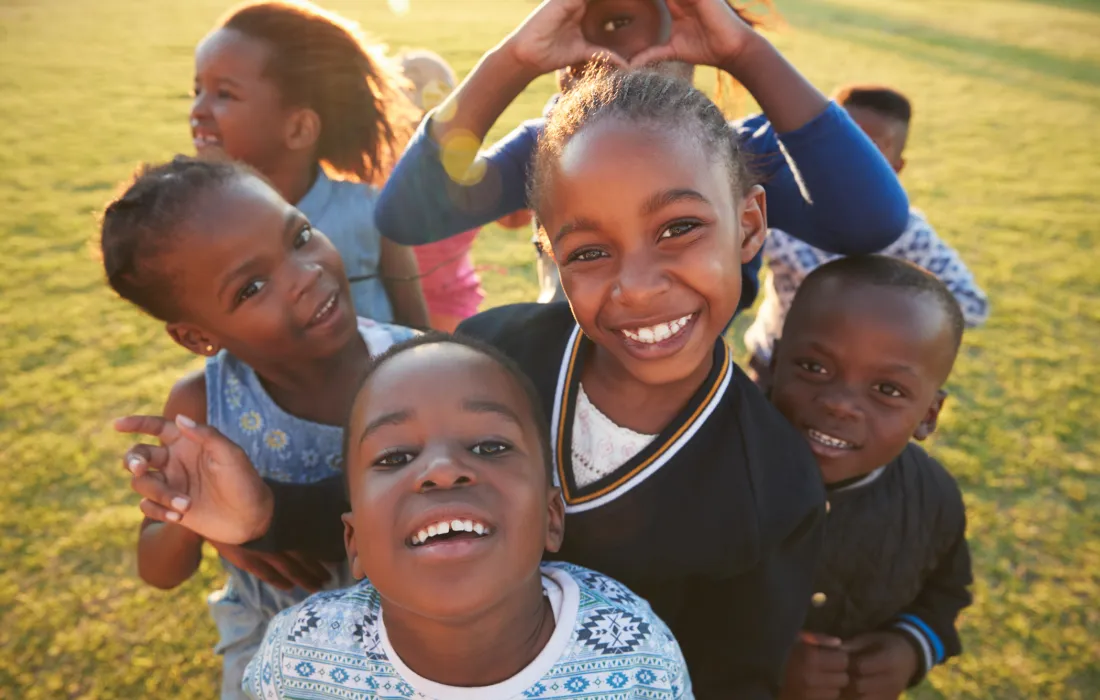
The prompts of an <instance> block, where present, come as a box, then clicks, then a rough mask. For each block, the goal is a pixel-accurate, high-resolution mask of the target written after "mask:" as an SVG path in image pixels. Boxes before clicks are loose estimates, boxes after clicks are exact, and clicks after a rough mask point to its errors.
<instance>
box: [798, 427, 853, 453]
mask: <svg viewBox="0 0 1100 700" xmlns="http://www.w3.org/2000/svg"><path fill="white" fill-rule="evenodd" d="M806 435H808V436H809V438H810V439H811V440H813V441H814V442H819V443H821V444H822V445H825V446H826V447H836V448H838V449H845V450H848V449H851V448H853V447H855V445H853V444H852V443H850V442H848V441H847V440H841V439H840V438H836V437H833V436H832V435H827V434H826V433H823V432H821V431H820V430H814V429H813V428H810V429H808V430H807V431H806Z"/></svg>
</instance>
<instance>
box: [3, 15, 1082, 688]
mask: <svg viewBox="0 0 1100 700" xmlns="http://www.w3.org/2000/svg"><path fill="white" fill-rule="evenodd" d="M411 1H412V12H411V14H408V15H405V16H401V17H399V16H396V15H394V14H392V13H391V12H390V11H389V10H388V9H387V7H386V4H385V3H384V2H383V0H359V1H353V0H327V2H325V4H326V6H328V7H331V8H332V9H335V10H337V11H340V12H343V13H345V14H347V15H348V16H350V17H354V18H356V19H358V20H360V21H361V22H362V23H363V25H364V27H365V28H367V29H368V31H369V32H371V33H372V34H374V35H375V36H377V37H379V38H381V39H382V40H384V41H386V42H387V43H388V44H389V45H390V46H391V48H393V49H399V48H402V47H407V46H427V47H431V48H434V49H436V50H438V51H439V52H441V53H442V54H444V55H445V56H446V57H448V58H449V59H450V60H451V61H452V62H453V64H454V65H455V67H456V69H458V70H459V72H460V73H462V72H465V71H466V70H468V69H469V68H470V67H471V66H472V64H473V63H474V61H475V60H476V59H477V57H478V56H479V55H480V53H481V52H482V51H483V50H484V49H486V48H488V47H489V46H491V45H492V44H493V43H494V42H496V41H497V40H498V39H499V38H500V37H501V36H503V34H504V33H505V32H506V31H508V30H509V29H510V28H511V27H512V26H514V24H515V23H517V22H518V21H519V20H520V19H521V18H522V17H523V16H524V15H525V14H526V12H528V11H529V9H530V8H531V7H533V5H534V2H533V0H480V1H475V0H411ZM778 5H779V9H780V10H781V12H782V13H783V15H784V17H785V20H786V22H785V25H784V26H783V27H781V28H780V29H779V31H777V32H776V33H775V34H774V38H775V40H776V42H777V43H778V44H779V45H780V47H781V48H782V49H783V50H784V51H786V52H787V53H788V54H789V56H790V57H791V58H792V59H793V60H794V62H795V63H796V65H798V66H800V67H801V68H802V69H803V70H805V71H806V73H807V74H808V76H809V77H810V78H811V79H812V80H813V81H814V82H815V83H816V84H817V85H818V86H820V87H821V88H822V89H824V90H830V89H832V87H834V86H835V85H836V84H838V83H840V82H844V81H852V80H861V81H866V80H873V81H881V82H885V83H889V84H891V85H894V86H896V87H899V88H901V89H902V90H904V91H905V92H907V93H908V94H909V95H910V96H911V97H912V99H913V100H914V103H915V106H916V122H915V130H914V134H913V138H912V141H911V148H910V151H909V153H908V158H909V163H910V166H909V168H908V170H907V172H906V173H905V177H904V181H905V184H906V186H907V187H908V188H909V192H910V194H911V196H912V199H913V201H914V202H915V203H916V204H918V205H919V206H921V207H922V208H923V209H925V211H926V212H927V213H928V215H929V216H930V218H931V220H932V222H933V223H934V224H935V226H936V227H937V228H938V230H939V231H940V233H941V234H942V235H943V236H944V237H945V238H946V239H947V240H949V241H950V242H951V243H952V244H953V245H955V246H957V247H958V248H959V249H960V250H961V251H962V252H963V253H964V255H965V257H966V259H967V260H968V261H969V263H970V264H971V266H972V268H973V269H974V270H975V272H976V274H977V276H978V279H979V281H980V282H981V283H982V284H983V285H984V286H985V288H986V289H987V290H988V292H989V294H990V297H991V299H992V302H993V317H992V320H991V321H990V322H989V324H988V326H987V327H985V328H984V329H982V330H980V331H978V332H975V333H972V334H971V335H969V336H968V338H967V340H966V348H965V351H964V353H963V355H962V357H961V359H960V361H959V363H958V366H957V369H956V372H955V375H954V378H953V380H952V382H951V385H950V389H951V393H952V398H951V401H950V403H949V409H948V411H947V415H946V418H945V420H943V421H942V422H941V431H940V433H939V434H938V435H937V436H936V438H935V440H934V442H933V450H934V452H935V454H936V455H937V456H939V457H940V458H941V459H942V460H943V461H944V462H945V463H946V464H947V465H948V467H949V468H950V469H952V471H953V472H954V473H955V475H956V476H957V478H958V480H959V482H960V484H961V486H962V488H963V490H964V492H965V494H966V502H967V506H968V508H969V514H970V539H971V548H972V552H973V558H974V569H975V573H976V576H977V584H976V586H975V594H976V597H977V601H976V603H975V605H974V606H973V607H972V608H971V609H970V610H968V611H967V612H966V613H965V618H964V619H963V621H962V630H963V635H964V643H965V646H966V654H965V655H964V656H963V657H962V658H961V659H958V660H956V661H954V662H952V663H950V664H949V665H948V667H947V668H945V669H940V670H938V671H936V672H935V673H934V674H933V676H932V678H931V680H930V682H929V683H926V684H925V685H923V686H922V687H921V688H920V689H919V690H917V691H916V692H915V693H913V695H914V696H915V697H919V698H983V699H985V698H996V699H1005V698H1029V699H1030V698H1059V699H1063V698H1065V699H1069V698H1096V697H1100V611H1098V606H1097V600H1098V598H1100V515H1098V513H1100V436H1098V434H1097V427H1096V426H1097V422H1098V420H1100V388H1098V387H1100V360H1098V359H1097V354H1096V349H1097V348H1098V347H1100V266H1098V265H1097V263H1096V259H1095V258H1092V257H1091V256H1092V255H1094V254H1095V253H1094V252H1093V251H1094V246H1097V245H1100V224H1098V223H1097V220H1098V219H1100V206H1098V204H1097V201H1098V200H1097V198H1096V195H1095V193H1094V191H1093V188H1094V187H1095V185H1096V184H1097V183H1098V182H1100V127H1098V126H1097V124H1098V123H1100V41H1098V40H1097V37H1100V2H1096V0H1076V1H1074V0H1027V1H1025V0H955V1H949V0H877V1H876V0H778ZM226 6H227V3H226V2H225V0H191V1H190V2H168V0H97V1H96V2H88V1H87V0H82V1H81V2H76V1H75V0H0V94H2V97H0V124H2V126H0V144H2V145H0V241H2V245H3V250H4V254H3V255H2V256H0V464H3V465H5V467H4V469H5V473H6V476H5V477H4V478H3V479H0V698H12V699H15V698H26V699H27V700H32V699H39V698H51V699H53V698H78V697H79V698H96V699H97V700H99V699H103V700H106V699H108V698H138V697H158V698H201V697H214V696H215V694H216V691H215V688H216V680H217V674H218V667H219V664H218V660H217V659H216V658H215V656H214V655H213V654H212V653H211V651H210V649H211V647H212V645H213V644H214V641H215V633H214V628H213V625H212V623H211V622H210V620H209V618H208V616H207V612H206V607H205V603H204V594H205V593H206V592H207V591H209V590H211V589H213V588H214V587H216V586H217V585H219V584H220V582H221V579H222V574H221V571H220V569H219V566H218V563H217V561H216V559H215V558H214V557H213V555H212V554H210V553H208V555H207V558H206V560H205V561H204V563H203V566H202V569H201V572H200V574H199V575H198V576H196V577H195V578H194V579H193V580H192V581H191V582H189V583H188V584H187V585H185V586H183V587H181V588H180V589H179V590H177V591H174V592H171V593H163V592H160V591H156V590H153V589H151V588H148V587H146V586H144V585H143V584H142V583H141V582H140V581H139V580H138V578H137V575H136V573H135V561H134V543H135V536H136V533H137V526H138V523H139V521H140V514H139V512H138V510H137V507H136V502H137V499H136V498H135V497H134V496H133V495H132V494H131V493H130V492H129V490H128V479H127V478H126V475H125V473H124V472H123V471H122V469H121V468H120V465H119V457H120V455H121V452H122V450H123V449H124V448H125V447H126V445H127V441H126V440H125V439H124V438H122V437H120V436H118V435H116V434H114V433H113V432H112V430H111V429H110V427H109V426H110V421H111V418H112V417H114V416H118V415H120V414H124V413H127V412H131V411H143V412H145V411H156V410H158V409H159V407H160V406H161V403H162V401H163V398H164V396H165V394H166V391H167V389H168V388H169V386H170V385H171V384H172V382H173V380H174V379H175V378H177V377H178V376H179V375H180V374H181V373H183V372H184V371H186V370H188V369H190V368H194V367H196V366H198V363H197V362H196V361H195V360H194V359H193V358H191V357H188V356H187V355H186V354H185V353H184V352H183V351H182V350H181V349H179V348H178V347H176V346H174V345H173V344H172V343H171V342H170V341H169V339H168V338H167V336H166V335H165V334H164V333H163V331H162V330H161V329H160V328H159V327H158V326H157V324H156V323H154V322H152V321H150V320H149V319H147V318H144V317H142V316H140V315H138V314H137V313H135V312H134V311H132V310H130V309H129V308H127V307H126V306H125V305H124V304H123V303H121V302H119V301H117V300H116V299H114V298H112V296H111V294H109V293H108V291H107V289H106V286H105V284H104V283H103V281H102V275H101V270H100V268H99V266H98V264H97V262H96V260H95V258H94V256H93V252H92V251H93V242H94V230H95V214H96V212H97V210H98V209H99V208H101V206H102V205H103V203H104V201H105V200H106V199H107V198H108V197H109V196H110V195H111V193H112V191H113V189H114V187H115V185H116V183H117V182H118V181H120V180H121V179H123V178H124V177H126V176H127V175H128V173H129V172H130V171H131V169H132V168H133V166H134V165H135V164H136V163H137V162H138V161H140V160H143V159H145V160H149V159H160V158H165V157H168V156H170V155H171V154H173V153H175V152H177V151H184V152H187V151H188V150H189V149H190V138H189V134H188V128H187V113H188V107H189V97H188V91H189V88H190V85H191V70H192V67H191V52H192V48H193V46H194V44H195V42H196V41H197V40H198V39H199V38H200V37H201V36H202V35H203V34H204V32H205V31H206V30H207V29H208V27H209V26H210V25H211V23H212V22H213V21H214V20H215V18H216V17H217V16H218V15H219V14H220V13H221V12H222V11H223V10H224V9H226ZM701 81H702V83H703V84H709V83H711V82H713V79H712V76H711V72H710V71H705V72H703V74H702V75H701ZM550 90H551V83H550V82H549V81H548V80H545V79H544V80H542V81H540V82H539V83H537V84H536V85H535V86H533V87H532V88H531V89H530V90H529V91H528V92H527V93H526V94H525V95H524V96H523V98H522V99H521V100H520V101H519V102H518V103H517V104H516V105H515V106H514V107H512V108H511V110H509V112H508V113H507V114H506V115H505V118H504V120H503V123H502V125H501V126H499V127H498V128H497V129H496V130H495V132H494V136H499V135H501V134H502V133H504V132H505V131H506V130H507V129H508V128H510V127H511V125H514V124H515V123H516V122H517V120H519V119H521V118H523V117H528V116H532V115H535V114H537V112H538V111H539V109H540V108H541V106H542V104H543V103H544V101H545V99H546V98H547V97H548V96H549V94H550ZM750 107H751V104H750V103H749V101H748V100H744V101H743V104H741V105H740V108H741V110H742V111H746V110H748V109H749V108H750ZM477 255H478V262H479V263H480V264H481V265H482V266H483V267H484V268H485V272H484V274H483V277H484V280H485V286H486V287H487V288H488V290H489V303H490V304H493V305H496V304H502V303H505V302H512V301H520V300H528V299H531V298H533V294H534V290H535V286H534V272H533V263H532V256H531V246H530V243H529V242H528V241H527V236H526V234H525V233H522V232H520V233H508V232H503V231H498V230H493V229H490V230H488V231H486V233H485V234H484V235H483V236H481V238H480V240H479V241H478V244H477ZM744 324H745V320H744V319H742V321H741V322H740V324H739V325H740V326H741V327H742V328H743V327H744Z"/></svg>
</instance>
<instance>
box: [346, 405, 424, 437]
mask: <svg viewBox="0 0 1100 700" xmlns="http://www.w3.org/2000/svg"><path fill="white" fill-rule="evenodd" d="M412 417H413V412H412V411H408V410H404V411H394V412H392V413H386V414H383V415H381V416H379V417H377V418H375V419H374V420H372V421H371V422H370V423H367V427H365V428H363V432H362V433H360V434H359V443H360V444H362V443H363V441H364V440H366V439H367V438H368V437H370V436H371V433H375V432H378V430H379V429H381V428H384V427H386V426H391V425H401V424H402V423H406V422H408V421H409V420H410V419H411V418H412Z"/></svg>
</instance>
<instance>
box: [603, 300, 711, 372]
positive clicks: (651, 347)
mask: <svg viewBox="0 0 1100 700" xmlns="http://www.w3.org/2000/svg"><path fill="white" fill-rule="evenodd" d="M698 320H699V312H695V313H694V314H692V315H691V318H689V319H688V322H687V323H685V324H684V326H683V328H681V329H680V330H678V331H676V333H675V334H673V335H671V336H669V337H667V338H665V339H664V340H661V341H659V342H656V343H641V342H638V341H637V340H632V339H630V338H628V337H626V336H625V335H623V333H622V332H621V331H616V332H615V335H617V336H618V337H619V338H620V339H621V340H622V344H623V347H625V348H626V351H627V352H628V353H630V354H631V355H633V356H634V357H635V358H637V359H639V360H660V359H664V358H666V357H669V356H671V355H675V354H676V353H677V352H679V351H680V350H681V349H683V347H684V346H685V345H687V343H688V341H689V340H690V339H691V331H693V330H694V329H695V323H696V321H698Z"/></svg>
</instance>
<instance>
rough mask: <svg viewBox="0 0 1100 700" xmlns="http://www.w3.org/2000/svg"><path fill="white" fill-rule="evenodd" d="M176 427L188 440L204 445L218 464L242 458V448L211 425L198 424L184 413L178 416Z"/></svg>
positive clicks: (203, 447)
mask: <svg viewBox="0 0 1100 700" xmlns="http://www.w3.org/2000/svg"><path fill="white" fill-rule="evenodd" d="M176 427H178V428H179V430H180V433H182V434H183V436H184V437H186V438H187V439H188V440H190V441H192V442H194V443H195V444H196V445H199V446H200V447H202V449H203V450H205V451H206V452H207V453H208V454H209V455H210V457H211V458H213V460H214V461H215V462H217V463H218V464H222V465H225V464H232V463H234V462H237V461H239V460H240V448H239V447H237V445H236V444H235V443H234V442H233V441H232V440H230V439H229V438H227V437H226V436H224V435H222V434H221V432H220V431H219V430H218V429H217V428H214V427H211V426H209V425H198V424H197V423H195V421H193V420H191V419H190V418H188V417H187V416H185V415H183V414H182V413H181V414H180V415H178V416H176Z"/></svg>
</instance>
